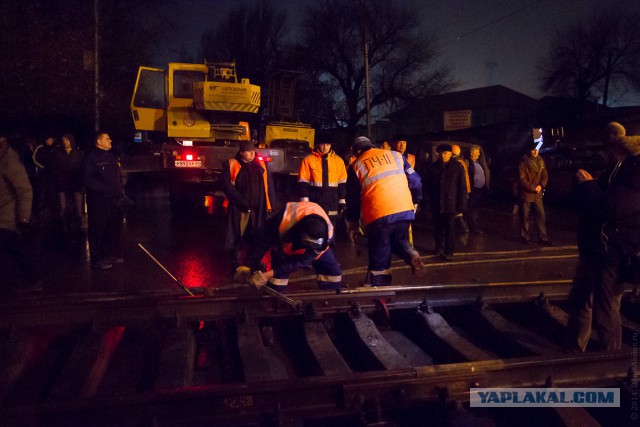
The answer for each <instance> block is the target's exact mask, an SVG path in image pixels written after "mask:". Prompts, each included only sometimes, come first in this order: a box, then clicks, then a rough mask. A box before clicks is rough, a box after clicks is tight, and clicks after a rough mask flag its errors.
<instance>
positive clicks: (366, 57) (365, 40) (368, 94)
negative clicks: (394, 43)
mask: <svg viewBox="0 0 640 427" xmlns="http://www.w3.org/2000/svg"><path fill="white" fill-rule="evenodd" d="M358 4H359V7H360V20H361V22H362V50H363V52H364V98H365V103H366V105H365V109H366V119H367V138H369V139H371V91H370V90H369V40H368V37H367V33H368V26H367V9H366V6H365V3H364V0H360V1H359V2H358Z"/></svg>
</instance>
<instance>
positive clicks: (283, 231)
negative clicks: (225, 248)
mask: <svg viewBox="0 0 640 427" xmlns="http://www.w3.org/2000/svg"><path fill="white" fill-rule="evenodd" d="M332 241H333V225H332V224H331V221H330V220H329V217H328V216H327V214H326V213H325V211H324V210H323V209H322V208H321V207H320V205H318V204H316V203H313V202H290V203H287V205H286V206H285V208H284V210H283V211H282V212H279V213H278V214H276V215H274V216H273V217H272V218H270V219H268V220H267V222H266V224H265V226H264V227H263V229H262V230H261V232H260V234H259V235H258V236H257V239H256V240H255V241H254V244H253V245H252V246H251V248H250V250H249V255H248V257H247V261H246V263H245V265H242V266H240V267H238V269H237V270H236V274H235V276H234V281H235V282H236V283H244V282H248V283H249V284H251V285H254V286H256V287H261V286H264V285H268V286H269V287H271V288H273V289H275V290H277V291H280V292H282V291H284V290H286V289H287V285H288V284H289V275H290V274H291V273H293V272H294V271H296V270H299V269H301V268H304V267H307V266H313V268H314V270H315V272H316V274H317V275H318V287H319V288H320V289H336V290H338V289H340V288H341V287H342V270H341V269H340V265H339V264H338V261H337V260H336V257H335V255H334V254H333V251H332V250H331V248H330V247H329V245H330V244H331V242H332ZM270 249H271V263H272V267H273V269H272V270H269V271H261V268H263V266H262V265H261V264H260V261H261V260H262V258H263V257H264V255H265V253H266V252H267V251H268V250H270Z"/></svg>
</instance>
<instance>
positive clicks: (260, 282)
mask: <svg viewBox="0 0 640 427" xmlns="http://www.w3.org/2000/svg"><path fill="white" fill-rule="evenodd" d="M267 280H268V279H267V278H266V277H265V274H264V273H263V272H262V271H260V270H258V271H256V272H255V273H253V274H252V275H251V277H250V278H249V284H250V285H253V286H255V287H256V288H258V289H260V288H261V287H263V286H264V285H266V284H267Z"/></svg>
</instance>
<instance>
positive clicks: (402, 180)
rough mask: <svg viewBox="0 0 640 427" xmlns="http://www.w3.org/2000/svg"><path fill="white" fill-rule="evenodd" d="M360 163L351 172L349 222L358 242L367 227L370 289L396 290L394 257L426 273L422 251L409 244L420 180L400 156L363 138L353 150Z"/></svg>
mask: <svg viewBox="0 0 640 427" xmlns="http://www.w3.org/2000/svg"><path fill="white" fill-rule="evenodd" d="M352 150H353V152H354V154H355V155H356V157H357V158H356V161H355V162H354V163H353V164H352V165H351V166H350V167H349V171H348V172H347V175H348V177H347V220H348V224H349V234H350V236H353V235H354V234H355V233H356V232H357V230H358V227H359V223H358V221H359V219H360V216H362V222H363V225H364V228H365V234H366V236H367V242H368V249H369V272H368V278H367V279H368V283H370V284H371V285H373V286H380V285H390V284H391V273H390V268H391V254H392V253H394V254H396V255H397V256H399V257H400V258H402V259H403V260H405V262H406V263H407V264H409V265H410V266H411V269H412V270H413V272H414V274H416V275H417V276H421V275H422V274H423V273H424V264H423V263H422V259H421V258H420V254H419V253H418V251H417V250H416V249H415V248H414V247H413V245H411V244H410V243H409V240H408V238H409V236H408V234H409V225H410V224H411V222H412V221H413V220H414V219H415V210H416V207H417V205H418V204H419V203H420V199H421V198H422V184H421V182H420V177H419V176H418V174H417V173H416V172H415V171H414V170H413V168H412V167H411V165H409V163H408V162H407V160H406V159H405V158H404V157H402V155H401V154H400V153H397V152H395V151H389V150H383V149H381V148H374V146H373V145H372V144H371V141H370V140H369V138H367V137H364V136H360V137H358V138H356V139H355V140H354V142H353V145H352Z"/></svg>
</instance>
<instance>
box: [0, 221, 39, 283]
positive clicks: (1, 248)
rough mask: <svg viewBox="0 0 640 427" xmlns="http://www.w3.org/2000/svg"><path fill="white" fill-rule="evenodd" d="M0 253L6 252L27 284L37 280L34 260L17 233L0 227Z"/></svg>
mask: <svg viewBox="0 0 640 427" xmlns="http://www.w3.org/2000/svg"><path fill="white" fill-rule="evenodd" d="M0 253H6V254H8V255H9V256H10V257H11V258H12V259H13V260H14V261H15V262H16V264H17V265H18V267H19V268H20V270H21V271H22V273H23V274H24V277H25V279H26V280H27V282H28V283H29V284H35V283H36V282H37V281H38V274H37V272H36V269H35V267H34V266H35V264H34V261H33V259H32V258H31V255H29V251H28V250H27V248H26V247H25V245H24V242H23V241H22V236H20V235H19V234H18V233H16V232H15V231H11V230H7V229H4V228H0Z"/></svg>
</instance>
